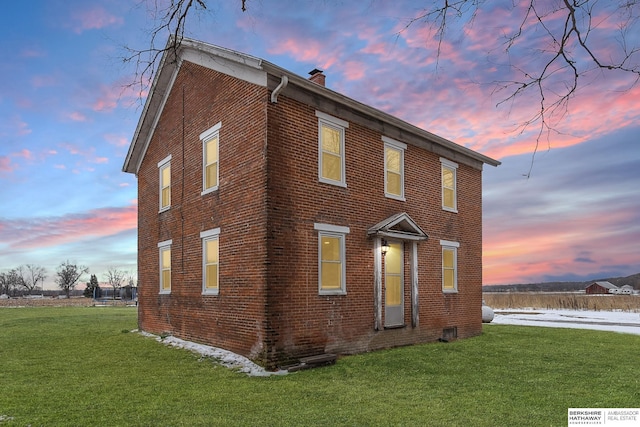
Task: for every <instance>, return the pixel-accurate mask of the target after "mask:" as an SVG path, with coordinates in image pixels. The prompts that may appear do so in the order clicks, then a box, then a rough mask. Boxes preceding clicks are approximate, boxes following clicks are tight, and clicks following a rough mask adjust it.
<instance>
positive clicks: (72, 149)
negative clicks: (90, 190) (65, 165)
mask: <svg viewBox="0 0 640 427" xmlns="http://www.w3.org/2000/svg"><path fill="white" fill-rule="evenodd" d="M59 146H60V147H61V148H63V149H65V150H66V151H67V152H68V153H69V154H71V155H73V156H80V157H82V159H83V161H82V162H81V163H82V164H85V163H97V164H103V163H108V162H109V159H108V158H107V157H102V156H96V149H95V147H88V148H79V147H78V146H76V145H74V144H71V143H61V144H59ZM84 170H88V171H93V170H94V169H93V168H87V167H86V165H85V167H84ZM73 173H80V170H78V169H74V170H73Z"/></svg>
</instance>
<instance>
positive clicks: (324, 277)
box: [314, 224, 349, 295]
mask: <svg viewBox="0 0 640 427" xmlns="http://www.w3.org/2000/svg"><path fill="white" fill-rule="evenodd" d="M314 229H315V230H316V231H318V292H319V294H320V295H340V294H345V293H346V283H345V282H346V253H345V236H346V235H347V234H348V233H349V227H343V226H338V225H330V224H314Z"/></svg>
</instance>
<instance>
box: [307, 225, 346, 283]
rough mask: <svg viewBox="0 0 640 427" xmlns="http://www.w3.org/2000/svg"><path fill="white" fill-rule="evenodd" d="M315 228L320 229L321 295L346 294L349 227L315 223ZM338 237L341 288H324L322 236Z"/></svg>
mask: <svg viewBox="0 0 640 427" xmlns="http://www.w3.org/2000/svg"><path fill="white" fill-rule="evenodd" d="M313 228H314V230H316V231H318V294H319V295H346V293H347V252H346V244H345V241H346V235H347V234H349V227H344V226H340V225H331V224H321V223H315V224H314V225H313ZM323 236H329V237H338V238H339V239H340V261H341V264H342V271H341V278H340V283H341V284H342V287H341V288H340V289H331V290H327V289H322V237H323Z"/></svg>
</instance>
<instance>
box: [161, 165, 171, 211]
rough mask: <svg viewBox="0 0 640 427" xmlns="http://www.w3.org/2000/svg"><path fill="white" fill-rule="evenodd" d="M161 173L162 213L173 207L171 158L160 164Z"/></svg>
mask: <svg viewBox="0 0 640 427" xmlns="http://www.w3.org/2000/svg"><path fill="white" fill-rule="evenodd" d="M158 170H159V171H160V212H162V211H166V210H167V209H169V208H170V207H171V156H170V155H169V156H167V157H166V158H164V159H163V160H162V161H160V162H159V163H158Z"/></svg>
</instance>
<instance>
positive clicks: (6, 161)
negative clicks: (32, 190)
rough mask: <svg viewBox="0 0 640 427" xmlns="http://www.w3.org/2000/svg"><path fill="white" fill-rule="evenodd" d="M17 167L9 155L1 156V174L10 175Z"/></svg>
mask: <svg viewBox="0 0 640 427" xmlns="http://www.w3.org/2000/svg"><path fill="white" fill-rule="evenodd" d="M15 169H16V165H14V164H12V163H11V159H10V158H9V157H8V156H0V174H1V175H9V174H10V173H12V172H13V171H14V170H15Z"/></svg>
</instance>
